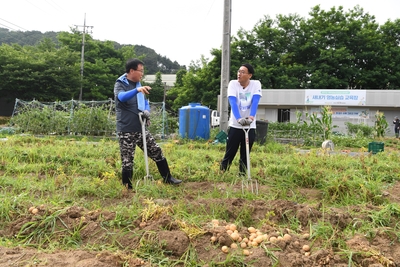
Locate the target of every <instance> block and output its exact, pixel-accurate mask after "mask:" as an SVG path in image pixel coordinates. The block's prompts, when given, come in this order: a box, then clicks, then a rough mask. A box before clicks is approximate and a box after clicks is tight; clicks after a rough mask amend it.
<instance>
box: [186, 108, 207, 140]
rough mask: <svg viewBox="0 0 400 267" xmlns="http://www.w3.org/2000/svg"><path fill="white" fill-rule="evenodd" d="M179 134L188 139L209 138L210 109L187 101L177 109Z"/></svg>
mask: <svg viewBox="0 0 400 267" xmlns="http://www.w3.org/2000/svg"><path fill="white" fill-rule="evenodd" d="M179 135H180V136H181V137H182V138H189V139H197V138H203V139H209V138H210V109H209V108H208V107H204V106H202V105H200V103H189V106H185V107H181V108H180V109H179Z"/></svg>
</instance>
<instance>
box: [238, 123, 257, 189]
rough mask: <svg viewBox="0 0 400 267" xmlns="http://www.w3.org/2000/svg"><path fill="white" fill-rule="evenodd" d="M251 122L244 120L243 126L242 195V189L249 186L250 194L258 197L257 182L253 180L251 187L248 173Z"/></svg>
mask: <svg viewBox="0 0 400 267" xmlns="http://www.w3.org/2000/svg"><path fill="white" fill-rule="evenodd" d="M252 122H253V121H252V120H250V119H248V118H246V124H245V125H243V131H244V138H245V142H246V162H247V164H246V165H247V179H245V178H243V179H242V194H243V193H244V187H245V186H246V188H247V189H248V188H249V186H250V188H251V192H252V193H255V194H256V195H258V182H257V180H255V179H254V185H253V180H252V179H251V173H250V145H249V131H250V124H251V123H252ZM246 127H247V128H246Z"/></svg>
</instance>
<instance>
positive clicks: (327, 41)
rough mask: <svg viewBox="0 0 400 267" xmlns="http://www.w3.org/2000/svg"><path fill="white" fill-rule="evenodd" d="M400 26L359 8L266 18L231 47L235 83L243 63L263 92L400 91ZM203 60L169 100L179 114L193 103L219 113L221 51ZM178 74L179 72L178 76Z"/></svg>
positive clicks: (315, 9) (236, 38)
mask: <svg viewBox="0 0 400 267" xmlns="http://www.w3.org/2000/svg"><path fill="white" fill-rule="evenodd" d="M399 45H400V20H399V19H396V20H395V21H390V20H388V21H386V22H385V23H384V24H383V25H379V24H378V23H377V22H376V20H375V17H374V16H373V15H370V14H368V13H365V12H364V10H363V9H362V8H361V7H360V6H356V7H354V8H352V9H349V10H348V11H345V10H344V9H343V7H341V6H339V7H337V8H336V7H332V8H331V9H329V10H322V9H321V8H320V6H319V5H317V6H315V7H313V8H311V11H310V12H309V17H308V18H307V19H306V18H303V17H300V16H299V15H297V14H289V15H278V16H276V18H275V19H272V18H271V17H269V16H265V17H264V18H262V19H260V20H259V22H258V23H257V24H256V25H255V26H254V27H253V29H251V30H249V31H246V30H243V29H241V30H239V31H238V32H237V34H236V35H235V36H233V37H232V41H231V64H230V66H231V69H230V77H231V79H236V72H237V69H238V68H239V67H240V64H242V63H246V62H248V63H251V64H252V65H253V66H254V68H255V75H253V79H257V80H260V82H261V84H262V88H263V89H364V90H365V89H378V90H379V89H382V90H398V89H399V88H400V64H399V62H400V46H399ZM211 54H212V59H211V60H207V59H206V58H201V59H200V60H199V61H198V62H197V64H192V65H191V66H190V67H189V70H188V72H187V73H186V74H185V75H183V76H182V78H179V79H178V83H177V84H176V86H175V87H174V88H173V89H172V90H170V92H169V94H168V96H169V97H168V98H167V99H169V100H170V101H171V102H170V103H172V100H174V103H173V105H172V106H173V108H174V109H176V108H178V107H179V106H181V105H187V104H188V103H189V102H193V101H195V102H200V103H202V104H203V105H206V106H209V107H211V108H215V107H216V104H217V103H216V96H217V95H218V94H219V92H220V91H219V90H220V74H221V56H222V51H221V49H213V50H212V51H211ZM178 73H179V72H178Z"/></svg>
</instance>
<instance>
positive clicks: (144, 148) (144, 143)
mask: <svg viewBox="0 0 400 267" xmlns="http://www.w3.org/2000/svg"><path fill="white" fill-rule="evenodd" d="M139 120H140V124H141V125H142V137H143V154H144V164H145V165H146V176H144V182H145V183H146V182H148V181H153V180H154V179H153V176H152V175H150V172H149V159H148V157H147V142H146V122H147V120H148V119H147V118H145V117H143V113H142V112H140V113H139ZM139 181H140V180H139ZM139 181H138V183H139Z"/></svg>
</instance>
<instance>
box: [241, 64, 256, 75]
mask: <svg viewBox="0 0 400 267" xmlns="http://www.w3.org/2000/svg"><path fill="white" fill-rule="evenodd" d="M241 67H246V68H247V71H248V72H249V73H250V74H254V68H253V66H252V65H250V64H249V63H245V64H242V65H241Z"/></svg>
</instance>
